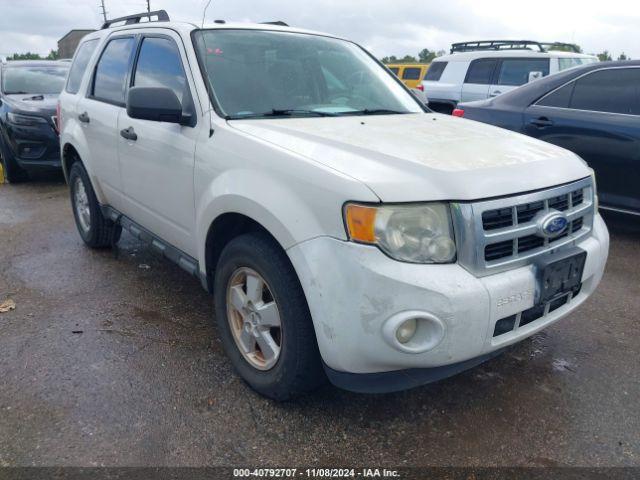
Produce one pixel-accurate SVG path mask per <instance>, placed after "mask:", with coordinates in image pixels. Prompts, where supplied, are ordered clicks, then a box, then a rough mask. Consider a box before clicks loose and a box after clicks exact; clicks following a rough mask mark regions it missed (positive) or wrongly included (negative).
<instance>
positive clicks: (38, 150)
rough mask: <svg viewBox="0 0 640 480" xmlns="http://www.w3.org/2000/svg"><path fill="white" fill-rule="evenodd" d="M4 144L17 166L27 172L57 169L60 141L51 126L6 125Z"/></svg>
mask: <svg viewBox="0 0 640 480" xmlns="http://www.w3.org/2000/svg"><path fill="white" fill-rule="evenodd" d="M5 129H6V132H5V136H4V138H3V140H4V144H5V145H6V146H7V148H8V150H9V153H10V154H11V156H12V158H13V159H14V160H15V161H16V162H17V163H18V165H19V166H20V167H22V168H24V169H27V170H35V169H59V168H61V167H62V163H61V160H60V139H59V137H58V134H57V133H56V131H55V129H54V127H53V125H52V124H49V123H42V124H40V125H37V126H19V125H12V124H6V125H5Z"/></svg>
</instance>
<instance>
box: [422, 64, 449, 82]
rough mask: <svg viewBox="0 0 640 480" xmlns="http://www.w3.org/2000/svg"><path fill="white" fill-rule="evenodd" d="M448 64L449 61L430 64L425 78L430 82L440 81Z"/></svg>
mask: <svg viewBox="0 0 640 480" xmlns="http://www.w3.org/2000/svg"><path fill="white" fill-rule="evenodd" d="M447 64H448V62H433V63H432V64H431V65H430V66H429V70H427V74H426V75H425V76H424V79H425V80H428V81H430V82H438V81H440V77H442V73H443V72H444V69H445V68H447Z"/></svg>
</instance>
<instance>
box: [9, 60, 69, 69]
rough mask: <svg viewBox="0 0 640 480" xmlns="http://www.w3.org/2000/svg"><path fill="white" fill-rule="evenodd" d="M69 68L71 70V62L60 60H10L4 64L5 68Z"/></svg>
mask: <svg viewBox="0 0 640 480" xmlns="http://www.w3.org/2000/svg"><path fill="white" fill-rule="evenodd" d="M51 66H56V67H67V68H69V66H70V64H69V62H62V61H60V60H9V61H7V63H3V64H2V67H3V68H18V67H51Z"/></svg>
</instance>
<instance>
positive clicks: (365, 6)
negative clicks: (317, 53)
mask: <svg viewBox="0 0 640 480" xmlns="http://www.w3.org/2000/svg"><path fill="white" fill-rule="evenodd" d="M104 1H105V4H106V8H107V11H108V15H109V17H117V16H123V15H128V14H131V13H136V12H140V11H144V10H145V9H146V1H145V0H104ZM150 1H151V7H152V9H165V10H167V12H168V13H169V15H170V16H171V18H172V20H181V21H190V22H195V23H200V22H202V14H203V8H204V5H205V4H206V3H207V0H150ZM99 3H100V0H0V55H10V54H12V53H14V52H21V53H22V52H26V51H31V52H36V53H40V54H47V53H48V52H49V51H50V50H51V49H55V48H57V40H58V39H59V38H60V37H62V36H63V35H64V34H66V33H67V32H68V31H69V30H71V29H84V28H98V26H99V25H100V23H101V18H102V17H101V13H100V9H99V6H98V5H99ZM206 19H207V21H208V22H211V21H213V20H215V19H225V20H227V21H254V22H260V21H269V20H284V21H286V22H287V23H289V24H290V25H292V26H296V27H301V28H308V29H312V30H319V31H323V32H328V33H331V34H336V35H339V36H343V37H347V38H349V39H352V40H354V41H356V42H358V43H359V44H361V45H362V46H364V47H365V48H367V49H369V50H370V51H372V52H373V53H374V54H375V55H377V56H378V57H383V56H387V55H396V56H400V57H402V56H404V55H405V54H411V55H417V53H418V52H419V51H421V50H422V49H423V48H428V49H430V50H436V51H437V50H448V48H449V46H450V44H451V43H453V42H459V41H468V40H481V39H527V40H538V41H545V42H546V41H562V42H571V43H577V44H579V45H581V46H582V47H583V49H584V51H585V52H587V53H600V52H602V51H603V50H605V49H606V50H609V51H610V52H611V53H612V54H613V55H614V58H615V57H617V56H618V55H619V54H620V53H621V52H624V53H626V54H627V55H629V56H631V57H632V58H640V30H638V25H640V2H638V0H608V1H606V2H602V1H601V0H599V1H597V2H596V1H591V0H586V1H584V0H583V1H577V0H554V1H549V0H535V1H533V0H529V1H514V0H475V1H473V0H421V1H417V0H211V5H210V7H209V9H208V11H207V15H206Z"/></svg>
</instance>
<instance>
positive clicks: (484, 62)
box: [464, 58, 497, 85]
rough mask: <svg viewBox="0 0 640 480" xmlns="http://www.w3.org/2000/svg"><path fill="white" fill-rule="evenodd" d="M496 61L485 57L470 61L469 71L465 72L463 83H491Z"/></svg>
mask: <svg viewBox="0 0 640 480" xmlns="http://www.w3.org/2000/svg"><path fill="white" fill-rule="evenodd" d="M496 63H497V61H496V60H491V59H486V58H483V59H480V60H474V61H473V62H471V65H469V71H468V72H467V78H466V79H465V81H464V83H475V84H479V85H488V84H489V83H491V77H492V76H493V71H494V70H495V68H496Z"/></svg>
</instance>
